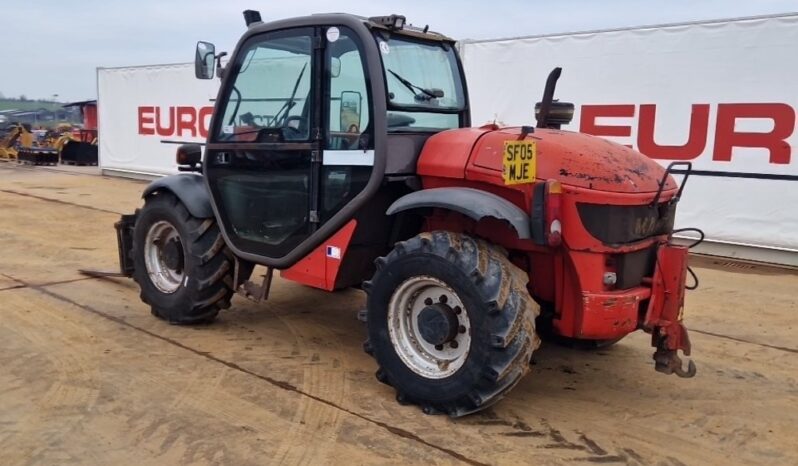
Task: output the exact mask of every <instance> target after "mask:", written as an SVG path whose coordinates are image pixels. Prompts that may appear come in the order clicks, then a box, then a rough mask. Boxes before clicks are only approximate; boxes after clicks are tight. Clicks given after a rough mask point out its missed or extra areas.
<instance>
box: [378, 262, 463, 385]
mask: <svg viewBox="0 0 798 466" xmlns="http://www.w3.org/2000/svg"><path fill="white" fill-rule="evenodd" d="M431 307H438V308H443V309H446V308H448V309H447V310H446V312H447V313H448V312H449V310H451V315H450V317H449V318H450V319H453V320H452V324H454V325H456V328H457V330H456V331H455V332H453V333H454V335H453V336H450V335H447V336H446V337H445V339H446V341H445V342H444V343H442V344H437V345H436V344H434V343H433V342H430V341H428V340H427V338H429V331H426V332H423V331H422V330H425V329H422V328H420V326H419V317H420V316H422V313H423V311H425V310H427V311H426V312H427V313H429V312H430V311H429V309H430V308H431ZM422 320H423V316H422ZM388 332H389V334H390V338H391V343H392V344H393V347H394V349H395V350H396V354H397V355H398V356H399V358H401V359H402V361H403V362H404V363H405V365H406V366H407V367H408V368H410V370H412V371H413V372H415V373H416V374H418V375H421V376H423V377H425V378H428V379H442V378H446V377H449V376H450V375H452V374H454V373H455V372H457V370H458V369H460V368H461V367H462V366H463V364H464V363H465V361H466V359H467V358H468V352H469V351H470V349H471V322H470V320H469V319H468V312H467V311H466V308H465V306H464V305H463V302H462V300H461V299H460V297H459V296H458V295H457V293H455V291H454V290H452V289H451V288H450V287H449V286H447V285H446V284H445V283H444V282H443V281H441V280H439V279H437V278H434V277H430V276H426V275H422V276H417V277H413V278H410V279H408V280H405V281H404V282H403V283H402V284H401V285H399V287H397V288H396V290H395V291H394V292H393V295H392V296H391V300H390V302H389V303H388Z"/></svg>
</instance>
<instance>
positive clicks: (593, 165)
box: [421, 128, 677, 193]
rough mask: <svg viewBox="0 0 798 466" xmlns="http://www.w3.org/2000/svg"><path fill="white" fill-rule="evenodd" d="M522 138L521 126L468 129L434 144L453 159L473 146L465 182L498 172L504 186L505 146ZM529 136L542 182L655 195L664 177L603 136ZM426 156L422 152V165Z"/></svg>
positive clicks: (549, 132) (543, 132)
mask: <svg viewBox="0 0 798 466" xmlns="http://www.w3.org/2000/svg"><path fill="white" fill-rule="evenodd" d="M520 135H521V129H520V128H502V129H494V128H479V129H477V128H469V129H462V130H453V131H446V132H444V133H440V134H438V135H436V136H434V137H433V138H431V139H435V141H430V142H432V143H433V144H431V146H434V147H436V148H438V150H440V149H443V148H444V147H447V148H448V149H449V150H448V151H447V152H448V153H449V156H450V157H452V159H459V160H462V158H461V157H463V155H464V154H463V155H461V154H452V151H453V150H454V151H457V152H459V151H462V150H464V149H465V148H466V147H467V146H471V149H470V155H469V156H468V163H467V164H466V165H465V166H466V167H467V168H466V170H465V173H464V175H465V178H471V176H470V175H471V173H472V172H481V173H483V174H484V173H485V172H486V171H489V172H490V171H495V172H496V173H497V176H498V179H499V182H501V171H502V157H503V151H504V142H505V141H507V140H517V139H518V138H519V137H520ZM526 138H527V140H533V141H536V146H537V173H536V177H537V179H539V180H557V181H560V182H561V183H563V184H565V185H570V186H576V187H581V188H587V189H593V190H599V191H610V192H617V193H646V192H655V191H657V189H658V188H659V182H660V180H661V179H662V176H663V175H664V174H665V169H664V168H663V167H662V166H660V165H659V164H658V163H657V162H655V161H654V160H651V159H649V158H648V157H646V156H645V155H643V154H641V153H639V152H636V151H634V150H632V149H629V148H628V147H625V146H622V145H619V144H616V143H613V142H611V141H608V140H606V139H602V138H599V137H595V136H590V135H587V134H581V133H574V132H570V131H561V130H554V129H535V131H534V132H533V133H530V134H529V135H527V137H526ZM469 143H470V144H469ZM426 149H427V147H425V150H424V152H427V150H426ZM436 152H437V151H436ZM424 155H425V154H424V153H422V158H421V162H423V160H424ZM432 158H437V157H432ZM450 160H451V159H450ZM462 166H463V165H461V167H462ZM430 174H435V173H430ZM439 176H440V175H439ZM676 187H677V185H676V183H675V181H674V180H673V178H672V177H668V181H667V183H666V185H665V187H664V189H665V190H671V189H675V188H676Z"/></svg>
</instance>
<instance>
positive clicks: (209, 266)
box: [132, 192, 253, 324]
mask: <svg viewBox="0 0 798 466" xmlns="http://www.w3.org/2000/svg"><path fill="white" fill-rule="evenodd" d="M132 256H133V261H134V270H133V279H134V280H135V281H136V282H137V283H138V284H139V286H140V287H141V300H142V301H144V302H145V303H147V304H149V305H150V307H151V309H152V314H153V315H154V316H156V317H158V318H161V319H164V320H166V321H168V322H169V323H171V324H204V323H209V322H211V321H213V319H214V318H216V315H217V314H218V313H219V310H221V309H226V308H228V307H230V299H231V297H232V296H233V291H234V289H235V286H234V284H233V280H234V277H233V275H234V273H235V260H234V256H233V255H232V253H231V252H230V251H229V250H228V248H227V246H226V245H225V243H224V238H222V234H221V231H220V230H219V226H218V225H217V224H216V220H215V219H214V218H196V217H193V216H192V215H191V214H190V213H189V212H188V209H186V207H185V206H184V205H183V203H182V202H181V201H180V200H179V199H178V198H177V197H175V196H174V195H173V194H172V193H169V192H161V193H158V194H156V195H154V196H149V197H148V198H147V199H146V200H145V203H144V207H143V208H142V209H141V210H140V211H139V213H138V218H137V220H136V224H135V227H134V231H133V248H132ZM240 264H241V265H240V266H239V282H242V281H244V280H246V279H247V278H249V274H251V273H252V268H253V266H252V264H248V263H244V262H241V263H240Z"/></svg>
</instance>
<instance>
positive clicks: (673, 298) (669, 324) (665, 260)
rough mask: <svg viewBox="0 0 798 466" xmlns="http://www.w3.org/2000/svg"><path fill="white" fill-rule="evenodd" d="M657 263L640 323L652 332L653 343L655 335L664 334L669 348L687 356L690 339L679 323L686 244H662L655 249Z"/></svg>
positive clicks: (680, 321)
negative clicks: (680, 351)
mask: <svg viewBox="0 0 798 466" xmlns="http://www.w3.org/2000/svg"><path fill="white" fill-rule="evenodd" d="M657 263H658V265H659V267H657V269H656V271H655V272H654V277H653V278H652V280H651V293H652V295H651V301H649V304H648V308H647V309H646V315H645V319H644V321H643V326H644V328H646V329H648V330H650V331H651V332H652V338H653V339H654V343H655V344H656V339H657V337H662V336H664V337H665V345H666V347H667V348H668V349H669V350H677V349H680V350H682V351H683V352H684V354H686V355H688V356H689V355H690V339H689V338H688V336H687V329H686V328H685V327H684V325H683V324H682V313H683V311H684V284H685V280H686V278H687V248H686V247H684V246H675V245H669V244H662V245H660V248H659V250H658V251H657Z"/></svg>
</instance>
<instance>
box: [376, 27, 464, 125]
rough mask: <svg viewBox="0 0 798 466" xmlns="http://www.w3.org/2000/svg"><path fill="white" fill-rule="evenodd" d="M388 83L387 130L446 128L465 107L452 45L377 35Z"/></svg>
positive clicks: (456, 119)
mask: <svg viewBox="0 0 798 466" xmlns="http://www.w3.org/2000/svg"><path fill="white" fill-rule="evenodd" d="M377 43H378V46H379V49H380V55H381V56H382V65H383V68H384V71H385V80H386V83H387V86H388V130H389V131H397V130H402V129H407V128H411V129H433V130H440V129H449V128H456V127H458V126H459V124H460V118H459V113H460V112H461V111H462V110H463V109H464V108H465V97H464V92H463V85H462V81H461V78H460V69H459V65H458V62H457V57H456V56H455V51H454V47H453V46H452V45H451V44H444V43H442V42H431V41H418V40H414V39H411V38H407V37H402V36H397V35H392V36H391V37H389V38H387V39H386V38H384V37H382V36H381V35H377Z"/></svg>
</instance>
